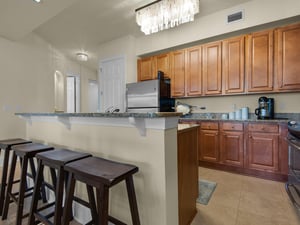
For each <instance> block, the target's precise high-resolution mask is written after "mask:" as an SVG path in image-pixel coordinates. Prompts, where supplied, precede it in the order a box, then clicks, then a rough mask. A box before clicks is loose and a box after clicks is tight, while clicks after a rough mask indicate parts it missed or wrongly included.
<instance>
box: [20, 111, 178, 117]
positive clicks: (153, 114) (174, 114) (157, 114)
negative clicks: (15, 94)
mask: <svg viewBox="0 0 300 225" xmlns="http://www.w3.org/2000/svg"><path fill="white" fill-rule="evenodd" d="M15 115H16V116H25V117H31V116H50V117H51V116H53V117H54V116H55V117H56V116H58V117H108V118H126V117H134V118H161V117H180V116H182V113H177V112H151V113H126V112H125V113H47V112H46V113H15Z"/></svg>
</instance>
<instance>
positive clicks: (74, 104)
mask: <svg viewBox="0 0 300 225" xmlns="http://www.w3.org/2000/svg"><path fill="white" fill-rule="evenodd" d="M67 112H68V113H75V112H80V78H79V76H72V75H68V76H67Z"/></svg>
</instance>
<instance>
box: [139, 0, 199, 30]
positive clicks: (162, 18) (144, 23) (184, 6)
mask: <svg viewBox="0 0 300 225" xmlns="http://www.w3.org/2000/svg"><path fill="white" fill-rule="evenodd" d="M135 12H136V22H137V24H138V25H139V26H141V31H142V32H144V33H145V34H146V35H147V34H151V33H155V32H158V31H161V30H165V29H169V28H172V27H175V26H178V25H180V24H182V23H187V22H190V21H193V20H194V15H195V14H197V13H198V12H199V0H158V1H155V2H152V3H150V4H148V5H145V6H143V7H141V8H138V9H136V10H135Z"/></svg>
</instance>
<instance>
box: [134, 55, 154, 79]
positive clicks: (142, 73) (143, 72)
mask: <svg viewBox="0 0 300 225" xmlns="http://www.w3.org/2000/svg"><path fill="white" fill-rule="evenodd" d="M152 61H153V60H152V57H147V58H142V59H139V60H138V65H137V66H138V81H143V80H152V79H153V63H152Z"/></svg>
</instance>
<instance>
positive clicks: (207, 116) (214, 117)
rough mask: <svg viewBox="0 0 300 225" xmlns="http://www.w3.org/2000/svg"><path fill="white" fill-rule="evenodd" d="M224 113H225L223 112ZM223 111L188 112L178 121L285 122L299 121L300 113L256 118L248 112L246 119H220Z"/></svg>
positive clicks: (276, 114)
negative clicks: (272, 117) (271, 117)
mask: <svg viewBox="0 0 300 225" xmlns="http://www.w3.org/2000/svg"><path fill="white" fill-rule="evenodd" d="M225 114H226V113H225ZM222 115H223V113H190V114H187V115H183V116H181V117H180V119H179V122H181V123H184V122H193V121H221V122H266V123H287V122H288V121H291V120H295V121H300V113H275V115H274V119H263V120H261V119H257V116H256V115H255V114H254V113H249V115H248V119H243V120H242V119H222Z"/></svg>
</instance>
